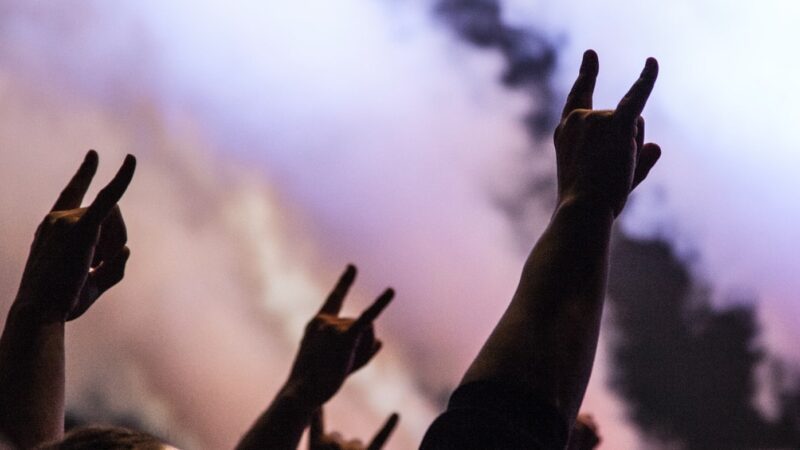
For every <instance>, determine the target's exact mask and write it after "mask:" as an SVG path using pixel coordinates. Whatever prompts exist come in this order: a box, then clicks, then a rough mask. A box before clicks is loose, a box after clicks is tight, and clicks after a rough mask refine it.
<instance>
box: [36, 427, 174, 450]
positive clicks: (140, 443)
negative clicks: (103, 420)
mask: <svg viewBox="0 0 800 450" xmlns="http://www.w3.org/2000/svg"><path fill="white" fill-rule="evenodd" d="M170 448H174V447H171V446H169V445H167V444H165V443H163V442H161V440H160V439H158V438H156V437H154V436H151V435H149V434H147V433H142V432H141V431H134V430H130V429H128V428H121V427H109V426H89V427H81V428H76V429H74V430H72V431H70V432H69V433H67V434H66V436H64V439H63V440H61V441H60V442H57V443H55V444H50V445H46V446H44V447H41V450H89V449H92V450H165V449H170Z"/></svg>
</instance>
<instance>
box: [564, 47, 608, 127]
mask: <svg viewBox="0 0 800 450" xmlns="http://www.w3.org/2000/svg"><path fill="white" fill-rule="evenodd" d="M599 68H600V64H599V62H598V60H597V53H595V51H594V50H586V51H585V52H584V53H583V61H582V62H581V68H580V70H579V71H578V78H577V79H576V80H575V84H573V85H572V89H571V90H570V91H569V95H567V102H566V104H564V110H563V111H562V112H561V118H562V119H565V118H566V117H567V116H568V115H569V113H571V112H572V111H574V110H576V109H592V95H593V94H594V85H595V81H597V72H598V70H599Z"/></svg>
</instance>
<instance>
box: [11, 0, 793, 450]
mask: <svg viewBox="0 0 800 450" xmlns="http://www.w3.org/2000/svg"><path fill="white" fill-rule="evenodd" d="M762 3H763V2H762ZM0 13H2V14H0V17H3V19H2V21H0V100H1V101H2V104H0V117H2V120H1V121H0V148H1V149H2V150H1V151H2V153H3V155H4V158H3V168H2V172H0V173H2V175H3V176H4V179H5V180H6V182H7V187H6V189H3V190H2V191H0V206H2V207H3V208H4V209H5V210H7V211H14V214H13V220H12V218H11V217H8V216H7V217H5V218H3V219H2V222H0V224H2V229H3V230H4V237H3V238H2V239H3V240H2V244H0V248H2V251H0V252H1V253H2V258H3V261H4V268H3V272H2V278H0V281H1V282H2V286H0V287H2V292H3V293H4V294H5V296H4V297H5V298H10V297H11V296H12V295H13V289H14V288H15V284H16V282H17V279H18V276H19V273H20V271H21V266H22V262H23V258H24V254H25V251H26V250H27V245H28V239H29V236H30V235H31V234H32V232H33V229H34V228H35V224H36V221H37V220H39V218H40V217H41V216H42V214H43V213H44V211H45V209H46V207H47V206H48V205H49V204H50V203H52V198H53V197H54V196H55V194H56V193H57V192H58V189H59V187H60V186H61V185H62V184H63V182H65V181H66V180H67V179H68V177H69V174H70V173H71V171H72V170H73V168H74V167H76V166H77V164H78V162H79V161H80V158H81V156H82V154H83V152H84V151H85V150H86V149H88V148H96V149H98V150H99V151H100V155H101V171H100V175H99V176H98V177H99V178H100V179H101V180H102V179H107V177H108V176H110V175H109V174H110V173H111V172H112V169H114V168H115V165H116V164H118V163H119V162H120V161H121V159H122V155H123V154H124V153H125V152H131V153H135V154H136V155H137V156H138V157H139V159H140V166H139V172H138V173H137V175H136V179H135V180H134V185H133V186H132V188H131V191H130V193H129V195H127V196H126V198H125V200H124V201H123V204H122V206H123V210H124V212H125V215H126V220H127V221H128V222H129V226H130V236H131V237H130V240H131V247H132V252H133V256H132V259H131V263H130V270H129V271H128V274H127V278H126V280H125V282H124V283H123V284H122V285H120V286H119V287H118V288H115V291H114V292H113V293H112V294H111V295H110V297H111V298H109V299H107V300H106V301H105V302H103V304H99V305H97V307H96V308H95V310H93V311H92V313H90V314H88V315H87V316H85V317H84V318H83V319H82V320H81V321H80V323H78V324H75V326H73V327H71V328H72V330H71V332H70V354H69V357H70V358H69V370H70V374H71V375H70V379H69V382H70V391H69V392H70V398H71V399H73V401H74V402H80V401H85V397H86V395H85V394H86V391H87V389H90V386H92V385H96V384H99V386H101V387H96V389H98V390H100V391H102V393H104V394H108V392H114V393H115V395H114V396H112V397H113V398H112V400H111V402H112V403H113V405H111V409H115V410H121V409H125V405H126V404H128V405H129V404H132V405H133V408H134V409H138V408H145V409H146V410H148V411H149V417H150V420H152V421H154V422H159V423H161V424H162V425H163V424H168V425H166V426H167V427H168V428H169V430H168V432H169V433H171V434H174V435H175V436H177V437H180V439H183V441H182V443H184V445H187V444H188V445H192V442H194V443H195V444H194V445H199V446H201V447H207V448H218V447H224V446H225V445H230V443H231V442H232V440H235V438H236V436H237V435H238V433H240V432H241V431H242V430H243V429H244V428H246V426H247V425H248V423H247V422H248V421H249V420H251V419H252V418H254V417H255V415H256V413H257V412H258V410H259V408H262V407H263V406H265V405H266V403H267V401H268V399H269V396H270V395H271V393H272V392H273V391H274V389H275V387H277V385H278V383H279V382H280V381H281V380H282V377H284V376H285V374H286V371H287V370H288V366H289V363H290V358H291V354H292V352H293V351H294V345H295V342H296V340H297V339H298V337H299V334H300V332H301V330H302V326H303V323H304V321H305V320H307V317H309V315H310V314H311V313H312V311H313V310H314V309H315V308H316V306H317V305H318V301H320V300H321V299H322V296H323V295H324V292H325V290H326V289H327V288H328V286H329V285H331V284H332V283H333V281H334V280H335V278H336V276H337V274H338V271H339V270H340V268H343V267H344V265H345V264H346V263H347V262H351V261H352V262H355V263H357V264H358V265H359V266H360V267H361V268H362V276H361V277H360V279H359V282H358V283H359V284H358V286H359V289H358V290H357V292H356V295H355V296H354V299H353V302H352V303H353V309H351V311H356V310H357V308H358V307H361V306H363V305H365V304H367V302H368V301H369V300H370V298H371V297H372V296H374V295H376V294H378V293H379V292H380V291H381V289H383V287H385V286H387V285H391V286H394V287H395V288H396V289H397V291H398V297H397V300H396V301H395V304H393V305H392V306H391V307H390V309H389V310H387V312H386V316H385V317H384V318H382V322H381V324H380V325H381V327H380V331H383V332H384V334H385V335H386V339H385V342H386V346H385V350H384V352H383V353H385V354H383V355H381V356H380V357H379V358H378V360H377V361H375V364H374V365H375V367H374V368H370V369H369V370H368V371H365V373H363V374H360V375H358V376H357V377H354V378H353V380H351V384H352V386H349V387H348V389H347V390H346V391H345V392H344V393H343V395H342V398H341V400H337V402H338V403H337V402H335V403H334V405H332V407H333V408H334V409H333V413H334V414H329V415H328V416H329V418H330V420H331V422H333V423H334V424H335V425H337V426H339V428H340V429H341V430H342V432H343V433H344V434H346V435H357V436H361V437H366V436H367V435H368V434H369V433H370V432H371V430H372V429H374V428H375V427H376V426H377V425H378V424H379V423H380V421H381V420H382V418H383V416H384V415H388V413H389V412H390V411H392V410H395V409H397V410H400V412H401V413H403V419H402V422H401V423H402V429H401V431H400V432H398V435H397V437H396V439H395V440H394V441H393V442H392V445H391V446H390V448H407V447H409V445H411V444H410V443H414V442H416V441H417V440H418V439H419V438H420V436H421V433H422V432H423V431H424V429H425V427H426V425H427V423H428V422H429V421H430V420H431V419H432V417H433V414H434V411H435V407H436V405H435V404H432V403H431V402H429V400H428V399H429V397H430V396H431V395H443V394H444V393H445V390H446V389H448V388H450V387H451V386H452V385H453V384H454V383H455V382H457V380H458V377H459V376H460V374H461V373H463V370H464V369H465V368H466V364H468V362H469V359H470V358H471V357H472V356H473V355H474V354H475V352H476V351H477V349H478V347H479V345H480V344H481V342H482V341H483V339H485V337H486V335H487V334H488V332H489V330H490V329H491V327H492V326H493V324H494V322H495V320H496V319H497V318H498V317H499V314H500V313H501V312H502V310H503V308H504V307H505V304H506V302H507V300H508V299H509V298H510V295H511V293H512V291H513V289H514V287H515V283H516V280H517V277H518V274H519V271H520V268H521V258H522V254H521V252H520V251H519V248H518V246H517V245H518V243H517V241H516V240H515V236H514V235H513V231H512V227H511V224H509V223H508V221H507V219H506V218H505V217H504V216H503V215H502V214H501V213H500V212H499V211H498V210H497V209H495V208H494V207H493V206H492V204H491V200H490V199H491V195H492V192H495V191H496V190H502V189H504V188H507V187H508V186H509V185H513V184H515V183H516V182H517V181H516V180H514V179H510V176H509V174H513V173H515V172H514V171H513V170H512V169H513V165H514V164H515V163H516V161H518V160H519V159H518V158H519V156H520V155H521V154H523V153H524V152H525V151H526V148H527V145H528V143H527V137H526V134H525V132H524V130H523V129H522V127H521V125H520V124H519V122H518V118H519V117H520V116H521V115H522V114H523V113H524V111H525V110H526V102H527V100H526V99H525V98H524V97H523V96H522V95H520V94H519V93H515V92H508V91H506V90H504V89H503V88H502V87H501V86H500V85H499V84H498V82H497V80H498V77H499V74H500V72H501V70H502V61H501V59H500V58H499V56H498V55H496V54H493V53H491V52H480V51H475V50H474V49H472V48H470V47H469V46H467V45H465V44H462V43H460V42H458V41H457V40H456V39H455V38H453V37H452V35H451V34H450V33H449V32H448V30H447V29H446V28H445V27H443V26H442V25H441V24H439V23H438V22H437V21H436V20H435V18H434V17H433V16H432V15H431V14H430V4H429V3H427V2H422V1H418V2H406V3H401V2H393V1H385V2H367V1H363V0H342V1H337V2H329V1H325V0H309V1H306V2H272V3H270V4H267V5H264V4H262V2H255V1H239V2H230V1H229V2H224V3H223V2H219V3H217V4H213V3H211V2H189V1H173V2H168V3H165V2H155V1H151V2H133V1H130V2H114V3H113V5H112V4H109V3H103V2H88V3H87V2H59V3H58V4H55V3H54V4H49V5H48V4H46V3H44V4H41V5H39V4H37V6H29V5H28V4H27V3H26V2H22V1H16V0H6V1H3V2H0ZM506 16H507V18H508V19H509V20H510V21H511V22H514V23H518V24H531V25H534V26H537V27H539V28H541V29H544V30H546V32H547V33H548V34H549V35H550V36H551V37H552V38H553V39H554V40H555V41H558V42H561V43H562V47H561V48H562V52H561V53H560V63H559V69H558V74H559V76H558V83H559V85H560V86H561V87H562V88H563V90H564V91H566V89H568V87H569V85H570V83H571V81H572V79H573V76H574V74H575V72H576V70H577V66H578V64H579V60H580V54H581V52H582V51H583V50H584V49H585V48H595V49H596V50H597V51H598V53H599V54H600V62H601V73H600V79H599V81H598V87H597V92H596V97H595V105H596V106H599V107H603V106H606V107H613V105H614V104H615V103H616V102H617V101H618V98H619V97H620V96H621V95H622V94H623V93H624V92H625V90H626V89H627V87H628V86H629V84H630V83H631V82H632V81H633V80H634V79H635V77H636V76H637V75H638V73H639V71H640V70H641V66H642V64H643V62H644V59H645V57H647V56H656V57H657V58H658V59H659V61H660V64H661V72H660V76H659V81H658V83H657V86H656V90H655V92H654V94H653V96H652V97H651V101H650V103H649V105H648V107H647V110H646V112H645V117H646V118H647V120H648V125H647V131H648V138H649V139H650V140H653V141H656V142H659V143H660V144H661V145H662V148H663V150H664V157H663V158H662V160H661V161H660V162H659V166H658V167H657V168H656V169H655V170H654V172H653V173H652V175H651V178H650V179H649V180H648V182H647V183H646V184H645V185H643V186H642V188H641V194H640V197H639V202H638V204H637V205H638V208H637V210H636V212H635V214H633V215H632V217H631V221H630V223H629V225H630V226H631V227H632V228H634V229H637V230H638V231H639V232H643V233H651V232H662V233H668V234H669V235H670V236H671V237H672V238H673V239H675V240H676V241H677V242H678V243H679V246H680V248H682V249H683V250H684V251H686V252H687V253H690V252H696V253H697V254H699V255H700V259H699V263H698V266H697V270H698V272H699V273H702V274H704V275H705V276H707V277H709V278H710V279H711V280H713V282H714V283H715V284H716V285H718V286H719V287H720V288H721V290H720V293H721V294H722V295H721V297H723V296H724V294H725V293H726V292H730V291H733V290H739V289H747V290H751V291H754V292H756V293H757V295H758V296H759V298H760V299H761V303H760V309H759V312H760V313H761V314H762V316H761V317H762V320H763V322H764V325H765V332H766V336H767V338H768V342H769V343H771V344H774V345H776V346H777V348H780V349H781V350H782V351H783V352H784V353H785V354H787V355H791V356H792V357H796V356H797V355H794V354H791V352H792V346H791V345H790V343H792V342H797V340H798V338H800V332H798V331H797V329H796V327H794V326H793V325H794V324H793V323H792V322H790V321H789V319H788V318H790V317H796V316H797V314H798V313H800V310H799V309H800V307H798V306H797V304H796V302H795V301H794V292H796V291H797V290H798V289H800V280H798V278H797V277H796V276H794V270H793V269H795V268H797V266H798V264H797V263H796V262H795V258H794V253H795V249H796V245H797V244H796V243H797V242H800V239H798V238H800V236H798V234H800V231H798V230H800V212H799V211H798V208H797V207H796V192H797V191H798V187H799V186H798V181H797V178H796V176H795V174H794V170H793V169H794V167H796V166H797V163H798V162H800V161H798V160H799V159H800V157H798V156H797V153H796V152H794V151H793V144H794V142H795V140H796V138H795V137H794V125H795V124H796V123H797V122H798V119H800V117H798V113H797V109H796V108H794V105H795V104H797V100H800V99H798V97H799V96H800V91H798V90H797V89H793V88H792V87H793V86H794V84H793V83H792V81H794V80H796V79H798V76H800V66H799V65H798V64H799V63H798V62H797V58H793V57H792V56H791V55H792V48H791V47H790V45H791V43H792V42H795V41H796V40H797V38H800V36H797V34H798V33H800V31H797V29H796V27H794V26H793V24H795V23H797V19H798V16H800V12H799V11H798V10H796V8H795V7H792V2H783V3H780V2H768V3H765V4H759V5H756V4H753V6H747V5H743V6H742V5H739V4H738V3H737V4H736V6H735V7H733V6H731V5H730V3H729V2H721V1H718V2H710V1H703V2H697V1H692V2H690V1H677V2H670V3H669V4H663V3H661V2H622V1H616V2H611V3H609V2H603V3H602V5H601V4H597V3H591V2H576V1H559V2H546V1H530V2H527V1H522V0H514V1H513V2H509V4H508V8H507V13H506ZM543 161H544V162H543V163H546V162H547V161H546V158H545V159H544V160H543ZM104 176H105V178H104ZM520 183H521V180H520ZM546 219H547V212H545V211H542V218H541V220H540V221H539V223H537V224H532V226H533V227H538V229H541V227H542V226H543V225H544V223H545V221H546ZM531 244H532V243H531ZM720 301H723V299H722V298H721V299H720ZM603 362H604V349H603V348H601V350H600V354H599V362H598V366H597V371H596V372H595V375H594V377H593V381H592V385H591V387H590V392H589V395H588V399H587V404H586V408H587V409H588V410H590V411H592V412H594V413H595V414H596V415H598V422H599V423H600V426H601V429H602V430H603V435H604V436H605V437H606V445H607V447H606V448H626V447H630V446H632V445H634V444H632V443H633V442H636V439H637V438H636V436H635V434H634V432H633V430H631V429H630V427H628V426H627V425H625V422H624V420H623V410H622V409H621V408H620V405H619V404H618V403H617V402H615V401H614V399H613V398H612V396H611V395H610V394H609V392H608V391H607V389H606V388H605V386H604V381H603V374H604V363H603ZM103 386H105V387H103ZM142 393H144V394H142ZM140 394H141V395H140ZM145 394H146V395H145ZM354 410H358V411H360V413H359V414H356V415H352V412H353V411H354ZM344 411H347V412H348V414H347V415H345V414H338V415H337V414H335V412H344ZM337 416H339V419H337V418H336V417H337ZM348 417H349V419H348ZM217 421H222V423H218V422H217ZM209 430H214V432H209Z"/></svg>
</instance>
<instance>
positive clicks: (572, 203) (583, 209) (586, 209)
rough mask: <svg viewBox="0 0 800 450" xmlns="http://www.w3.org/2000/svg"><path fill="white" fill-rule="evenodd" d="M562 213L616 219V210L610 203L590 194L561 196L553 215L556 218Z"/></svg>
mask: <svg viewBox="0 0 800 450" xmlns="http://www.w3.org/2000/svg"><path fill="white" fill-rule="evenodd" d="M561 211H575V212H580V213H582V214H586V215H587V216H593V217H597V218H603V219H605V218H608V219H611V220H614V219H615V218H616V213H615V211H614V208H613V207H612V206H611V205H610V204H609V202H608V201H606V200H605V199H603V198H601V197H600V196H595V195H588V194H577V195H575V194H567V195H561V196H559V198H558V202H557V203H556V209H555V211H554V212H553V215H554V216H555V215H556V214H558V213H559V212H561Z"/></svg>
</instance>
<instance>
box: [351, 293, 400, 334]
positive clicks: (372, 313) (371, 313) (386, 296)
mask: <svg viewBox="0 0 800 450" xmlns="http://www.w3.org/2000/svg"><path fill="white" fill-rule="evenodd" d="M393 298H394V289H392V288H389V289H387V290H385V291H384V292H383V294H381V296H380V297H378V299H377V300H375V303H373V304H372V305H370V307H369V308H367V309H366V310H365V311H364V312H363V313H361V316H359V317H358V319H356V321H355V322H354V323H353V325H352V327H351V328H350V330H351V331H352V332H354V333H356V334H358V333H361V332H362V331H363V330H364V329H365V328H366V327H368V326H369V325H370V324H372V322H374V321H375V319H377V318H378V316H379V315H380V314H381V313H382V312H383V310H384V309H386V307H387V306H389V303H391V301H392V299H393Z"/></svg>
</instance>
